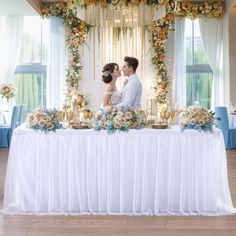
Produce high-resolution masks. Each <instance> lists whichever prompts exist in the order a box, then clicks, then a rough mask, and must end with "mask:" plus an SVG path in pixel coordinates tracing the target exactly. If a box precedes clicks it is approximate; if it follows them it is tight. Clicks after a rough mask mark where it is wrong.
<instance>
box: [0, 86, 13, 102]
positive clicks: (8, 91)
mask: <svg viewBox="0 0 236 236" xmlns="http://www.w3.org/2000/svg"><path fill="white" fill-rule="evenodd" d="M15 92H16V89H15V87H14V85H13V84H2V85H1V86H0V94H1V96H2V98H6V99H7V102H9V99H10V98H12V97H14V96H15Z"/></svg>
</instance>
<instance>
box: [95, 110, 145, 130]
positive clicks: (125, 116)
mask: <svg viewBox="0 0 236 236" xmlns="http://www.w3.org/2000/svg"><path fill="white" fill-rule="evenodd" d="M145 124H146V123H145V115H144V113H143V112H142V111H140V110H135V109H134V108H132V107H122V108H119V109H118V108H116V107H113V108H111V109H108V110H105V109H103V108H101V109H99V110H98V111H97V112H96V113H95V116H94V119H93V126H94V129H95V130H97V131H99V130H107V132H108V133H114V132H115V131H117V130H118V131H128V130H129V129H141V128H144V127H145Z"/></svg>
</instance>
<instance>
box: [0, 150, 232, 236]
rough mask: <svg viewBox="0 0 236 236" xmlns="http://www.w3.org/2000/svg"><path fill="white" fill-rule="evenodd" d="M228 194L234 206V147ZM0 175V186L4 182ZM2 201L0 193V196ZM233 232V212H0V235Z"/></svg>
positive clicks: (0, 166)
mask: <svg viewBox="0 0 236 236" xmlns="http://www.w3.org/2000/svg"><path fill="white" fill-rule="evenodd" d="M7 155H8V149H0V171H1V173H4V172H5V169H6V164H7ZM227 156H228V173H229V182H230V189H231V195H232V199H233V202H234V206H236V150H234V151H228V152H227ZM3 176H4V175H2V177H1V179H0V187H1V188H2V185H3V182H4V177H3ZM1 191H2V189H1V190H0V192H1ZM1 204H2V196H1ZM3 235H4V236H70V235H72V236H75V235H86V236H87V235H96V236H100V235H101V236H113V235H127V236H140V235H145V236H154V235H155V236H196V235H200V236H206V235H207V236H222V235H224V236H236V215H231V216H222V217H200V216H195V217H189V216H188V217H185V216H179V217H175V216H165V217H160V216H155V217H146V216H145V217H126V216H99V217H98V216H72V217H70V216H46V217H45V216H6V215H0V236H3Z"/></svg>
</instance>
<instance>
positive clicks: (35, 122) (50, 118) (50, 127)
mask: <svg viewBox="0 0 236 236" xmlns="http://www.w3.org/2000/svg"><path fill="white" fill-rule="evenodd" d="M60 116H61V112H59V111H58V110H56V109H45V110H43V109H41V108H37V109H35V111H34V112H32V113H29V114H28V115H27V118H26V123H27V126H28V127H29V128H31V129H34V130H41V131H44V132H45V133H47V132H48V131H54V132H55V131H56V129H61V128H62V125H61V124H60V123H59V119H60Z"/></svg>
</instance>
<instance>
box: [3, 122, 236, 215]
mask: <svg viewBox="0 0 236 236" xmlns="http://www.w3.org/2000/svg"><path fill="white" fill-rule="evenodd" d="M2 212H3V213H9V214H55V215H56V214H66V215H67V214H68V215H74V214H98V215H103V214H117V215H163V214H164V215H165V214H173V215H198V214H200V215H221V214H230V213H233V212H235V210H234V208H233V205H232V201H231V196H230V191H229V185H228V176H227V160H226V152H225V148H224V141H223V136H222V133H221V131H220V130H219V129H215V130H214V132H213V133H204V132H198V131H194V130H186V131H184V132H181V131H180V129H179V128H178V127H175V128H172V129H166V130H152V129H143V130H130V131H129V132H128V133H115V134H112V135H109V134H107V133H106V131H102V132H95V131H93V130H72V129H64V130H57V131H56V132H55V133H54V132H51V133H49V134H44V133H42V132H36V131H33V130H30V129H28V128H26V127H25V126H24V125H22V126H20V127H18V128H17V129H15V131H14V133H13V137H12V143H11V147H10V152H9V160H8V167H7V175H6V182H5V194H4V207H3V210H2Z"/></svg>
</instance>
